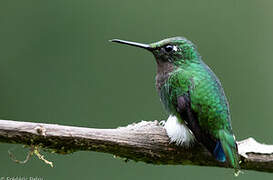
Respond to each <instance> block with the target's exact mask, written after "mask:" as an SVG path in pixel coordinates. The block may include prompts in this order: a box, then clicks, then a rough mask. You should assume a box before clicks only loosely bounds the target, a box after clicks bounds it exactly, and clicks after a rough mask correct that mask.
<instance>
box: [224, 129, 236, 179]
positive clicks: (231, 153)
mask: <svg viewBox="0 0 273 180" xmlns="http://www.w3.org/2000/svg"><path fill="white" fill-rule="evenodd" d="M219 139H220V141H221V146H222V148H223V151H224V153H225V155H226V157H227V159H228V160H229V162H230V164H231V166H232V167H233V168H234V170H235V173H234V175H235V176H238V175H239V173H240V165H239V156H238V150H237V144H236V141H235V138H234V136H233V135H232V134H231V133H229V132H227V131H226V130H220V131H219Z"/></svg>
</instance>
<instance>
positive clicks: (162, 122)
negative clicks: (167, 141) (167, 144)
mask: <svg viewBox="0 0 273 180" xmlns="http://www.w3.org/2000/svg"><path fill="white" fill-rule="evenodd" d="M165 123H166V121H164V120H162V121H160V122H159V123H158V124H159V125H160V126H165Z"/></svg>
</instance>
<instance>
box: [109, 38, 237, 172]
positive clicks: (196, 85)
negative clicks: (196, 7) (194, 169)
mask: <svg viewBox="0 0 273 180" xmlns="http://www.w3.org/2000/svg"><path fill="white" fill-rule="evenodd" d="M110 41H111V42H116V43H121V44H126V45H131V46H135V47H139V48H143V49H146V50H148V51H150V52H151V53H152V54H153V55H154V57H155V59H156V64H157V74H156V89H157V92H158V94H159V96H160V100H161V102H162V104H163V106H164V108H165V110H166V111H167V112H168V114H169V118H168V119H167V121H166V122H165V124H164V128H165V130H166V133H167V135H168V136H169V138H170V142H173V143H175V144H177V145H179V146H184V147H190V146H191V145H192V144H193V143H194V142H196V141H197V142H199V143H201V144H202V145H203V146H204V147H205V148H206V149H207V150H208V151H209V152H210V153H211V154H212V155H213V156H214V157H215V159H216V160H218V161H220V162H227V163H229V164H230V165H231V166H232V167H233V168H234V170H235V175H236V174H238V173H239V169H240V165H239V156H238V149H237V144H236V140H235V136H234V134H233V132H232V127H231V117H230V110H229V104H228V101H227V98H226V96H225V93H224V90H223V87H222V85H221V83H220V81H219V79H218V78H217V77H216V75H215V74H214V73H213V72H212V70H211V69H210V68H209V67H208V66H207V65H206V64H205V63H204V62H203V60H202V58H201V56H200V54H199V53H198V51H197V48H196V46H195V45H194V44H193V43H192V42H191V41H189V40H188V39H186V38H184V37H172V38H167V39H164V40H161V41H158V42H155V43H151V44H143V43H137V42H131V41H125V40H120V39H113V40H110Z"/></svg>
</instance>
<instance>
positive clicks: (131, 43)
mask: <svg viewBox="0 0 273 180" xmlns="http://www.w3.org/2000/svg"><path fill="white" fill-rule="evenodd" d="M109 41H110V42H116V43H121V44H127V45H130V46H135V47H139V48H143V49H147V50H149V51H152V47H151V46H150V45H149V44H142V43H137V42H131V41H124V40H120V39H112V40H109Z"/></svg>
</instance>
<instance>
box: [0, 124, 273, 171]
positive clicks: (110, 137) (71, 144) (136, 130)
mask: <svg viewBox="0 0 273 180" xmlns="http://www.w3.org/2000/svg"><path fill="white" fill-rule="evenodd" d="M0 142H4V143H16V144H25V145H38V146H39V147H41V148H44V149H47V150H50V151H53V152H56V153H61V154H66V153H72V152H75V151H97V152H104V153H110V154H114V155H116V156H119V157H123V158H126V159H132V160H135V161H143V162H146V163H152V164H173V165H177V164H183V165H201V166H218V167H229V165H228V164H226V163H220V162H217V161H216V160H215V159H214V158H213V157H212V156H211V155H210V154H209V152H208V151H207V150H206V149H205V148H204V147H203V146H202V145H200V144H198V143H195V144H194V145H193V146H192V147H190V148H189V149H186V148H184V147H178V146H176V145H174V144H169V138H168V136H167V135H166V132H165V130H164V128H163V127H162V126H161V125H159V124H158V122H157V121H153V122H146V121H142V122H139V123H136V124H131V125H128V126H126V127H120V128H117V129H93V128H82V127H72V126H61V125H56V124H43V123H31V122H19V121H11V120H0ZM237 144H238V149H239V154H240V156H241V161H242V163H241V167H242V169H248V170H256V171H264V172H273V145H264V144H260V143H258V142H256V141H255V140H254V139H253V138H248V139H246V140H243V141H239V142H237Z"/></svg>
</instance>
